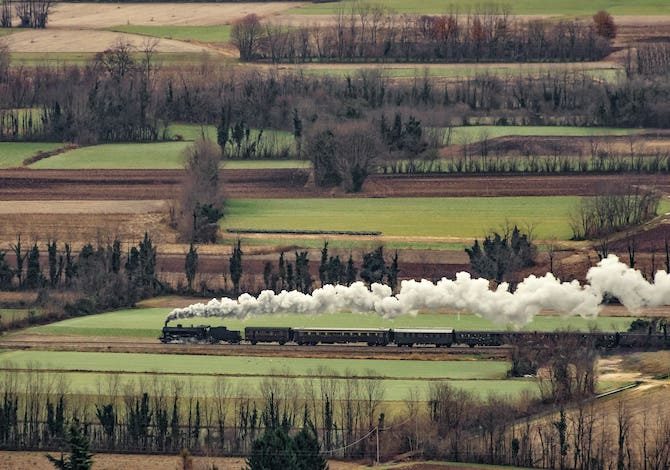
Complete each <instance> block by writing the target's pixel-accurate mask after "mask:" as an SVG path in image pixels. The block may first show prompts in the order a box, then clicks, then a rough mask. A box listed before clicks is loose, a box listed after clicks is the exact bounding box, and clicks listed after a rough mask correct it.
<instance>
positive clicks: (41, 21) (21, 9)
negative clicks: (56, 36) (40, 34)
mask: <svg viewBox="0 0 670 470" xmlns="http://www.w3.org/2000/svg"><path fill="white" fill-rule="evenodd" d="M53 3H54V2H53V0H3V2H2V3H0V28H11V27H12V26H14V24H13V23H14V19H15V18H18V19H19V27H20V28H39V29H41V28H46V27H47V22H48V21H49V12H50V10H51V7H52V5H53Z"/></svg>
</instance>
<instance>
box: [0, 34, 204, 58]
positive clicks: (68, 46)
mask: <svg viewBox="0 0 670 470" xmlns="http://www.w3.org/2000/svg"><path fill="white" fill-rule="evenodd" d="M119 40H122V41H123V42H127V43H129V44H131V45H132V46H134V47H136V48H138V49H139V48H141V47H142V44H143V43H144V42H145V41H146V37H144V36H140V35H136V34H125V33H115V32H111V31H96V30H85V29H82V30H65V29H55V28H48V29H44V30H30V31H21V32H19V33H16V34H11V35H9V36H7V37H6V38H5V42H6V43H7V45H8V46H9V49H10V50H11V51H12V52H13V53H17V52H18V53H24V52H48V53H59V52H101V51H104V50H106V49H109V47H110V46H112V45H113V44H114V43H115V42H117V41H119ZM208 51H210V49H209V48H206V47H203V46H198V45H195V44H191V43H187V42H183V41H174V40H171V39H161V40H160V41H159V42H158V45H157V47H156V52H169V53H175V52H188V53H193V54H198V53H201V52H208Z"/></svg>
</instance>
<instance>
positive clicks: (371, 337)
mask: <svg viewBox="0 0 670 470" xmlns="http://www.w3.org/2000/svg"><path fill="white" fill-rule="evenodd" d="M566 338H570V339H574V340H576V341H580V342H584V343H587V342H588V343H591V344H593V346H594V347H596V348H599V349H614V348H654V349H670V338H669V337H668V335H667V331H665V330H664V331H663V332H662V333H657V332H652V331H648V332H647V333H629V332H621V333H611V332H607V333H604V332H588V333H586V332H510V331H504V332H501V331H455V330H453V329H450V328H290V327H274V326H248V327H246V328H245V329H244V337H243V336H242V332H241V331H238V330H229V329H228V328H226V327H225V326H208V325H200V326H182V325H181V324H179V325H177V326H168V325H167V323H166V324H165V326H164V327H163V331H162V335H161V336H160V338H159V339H160V341H161V342H163V343H211V344H217V343H229V344H239V343H242V342H246V343H250V344H252V345H255V344H258V343H277V344H279V345H284V344H287V343H292V344H297V345H299V346H304V345H308V346H316V345H317V344H367V345H368V346H388V345H396V346H407V347H412V346H434V347H451V346H469V347H471V348H474V347H476V346H480V347H482V346H488V347H491V346H504V345H510V344H518V343H522V342H523V343H526V344H528V343H531V344H532V343H535V344H538V345H542V344H545V345H546V344H551V343H553V342H556V341H561V340H563V341H565V340H566Z"/></svg>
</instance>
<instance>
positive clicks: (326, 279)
mask: <svg viewBox="0 0 670 470" xmlns="http://www.w3.org/2000/svg"><path fill="white" fill-rule="evenodd" d="M243 254H244V253H243V251H242V245H241V242H240V240H238V241H237V243H236V244H235V245H234V246H233V251H232V255H231V257H230V259H229V263H228V269H229V274H230V280H231V282H232V284H233V290H234V291H235V292H236V293H239V292H240V285H241V280H242V274H243V272H244V269H243V263H242V261H243ZM294 255H295V259H294V261H293V262H291V261H290V260H288V259H287V258H286V256H285V253H284V252H281V253H280V254H279V259H278V261H277V264H276V266H275V265H274V263H272V262H271V261H268V262H266V263H265V265H264V267H263V284H264V287H265V289H268V290H272V291H275V292H279V291H282V290H289V291H291V290H297V291H299V292H304V293H309V292H311V291H312V290H313V289H314V278H313V277H312V271H311V270H310V260H309V253H308V252H307V251H296V252H295V253H294ZM185 266H186V268H185V272H186V278H187V281H188V282H189V285H190V284H191V283H192V279H195V276H196V274H197V269H198V258H197V250H196V248H194V247H193V245H191V249H190V250H189V252H188V254H187V255H186V261H185ZM318 273H319V274H318V276H319V282H320V284H321V285H322V286H323V285H325V284H341V285H347V286H348V285H351V284H353V283H354V282H356V281H358V280H359V279H360V280H362V281H364V282H366V283H367V284H368V285H370V284H372V283H375V282H377V283H384V282H385V283H386V284H387V285H389V286H391V287H392V288H393V289H395V287H396V286H397V284H398V275H399V273H400V267H399V263H398V253H397V252H396V253H395V255H394V256H393V257H392V258H391V260H390V262H387V261H386V259H385V257H384V248H383V247H381V246H380V247H378V248H376V249H375V250H373V251H371V252H369V253H364V254H363V259H362V261H361V263H360V266H357V264H356V262H355V261H354V258H353V256H352V255H351V254H349V259H348V260H347V261H346V262H345V261H344V259H341V258H340V255H335V256H332V255H330V254H329V251H328V242H325V243H324V246H323V249H322V250H321V260H320V263H319V267H318Z"/></svg>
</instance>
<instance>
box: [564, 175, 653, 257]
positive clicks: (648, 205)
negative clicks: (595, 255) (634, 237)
mask: <svg viewBox="0 0 670 470" xmlns="http://www.w3.org/2000/svg"><path fill="white" fill-rule="evenodd" d="M660 200H661V195H660V194H659V193H658V192H657V191H655V190H654V189H649V188H641V187H639V186H633V185H631V186H629V187H628V188H618V187H616V188H615V187H605V188H603V190H602V191H601V194H598V195H597V196H595V197H589V198H582V199H581V201H580V203H579V206H578V207H577V209H576V210H575V211H574V212H573V214H572V218H571V222H570V226H571V228H572V237H573V239H575V240H584V239H597V238H601V237H607V236H609V235H611V234H613V233H616V232H619V231H622V230H624V229H627V228H630V227H635V226H638V225H640V224H643V223H645V222H648V221H649V220H651V219H653V218H654V217H656V214H657V211H658V205H659V203H660ZM603 254H604V253H603Z"/></svg>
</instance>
